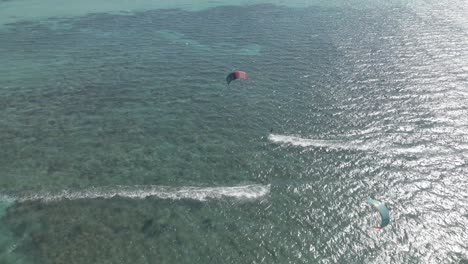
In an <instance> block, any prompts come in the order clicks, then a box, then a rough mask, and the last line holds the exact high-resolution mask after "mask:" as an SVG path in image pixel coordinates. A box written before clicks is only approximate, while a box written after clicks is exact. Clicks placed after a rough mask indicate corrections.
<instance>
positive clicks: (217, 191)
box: [0, 184, 270, 202]
mask: <svg viewBox="0 0 468 264" xmlns="http://www.w3.org/2000/svg"><path fill="white" fill-rule="evenodd" d="M269 192H270V185H260V184H252V185H243V186H231V187H191V186H186V187H169V186H158V185H135V186H115V187H92V188H88V189H83V190H78V191H73V190H62V191H57V192H53V191H50V192H48V191H44V192H25V193H22V194H18V195H2V194H0V200H3V201H10V202H12V201H16V202H26V201H43V202H53V201H61V200H78V199H97V198H103V199H110V198H113V197H125V198H130V199H144V198H147V197H156V198H160V199H171V200H180V199H191V200H198V201H206V200H208V199H221V198H224V197H229V198H234V199H247V200H251V199H257V198H261V197H263V196H265V195H267V194H268V193H269Z"/></svg>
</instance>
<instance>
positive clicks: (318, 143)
mask: <svg viewBox="0 0 468 264" xmlns="http://www.w3.org/2000/svg"><path fill="white" fill-rule="evenodd" d="M268 140H270V142H272V143H275V144H279V145H290V146H296V147H302V148H308V147H316V148H329V149H346V150H369V149H370V148H368V147H367V146H365V145H362V143H361V142H348V141H344V140H320V139H307V138H300V137H294V136H286V135H277V134H270V135H268Z"/></svg>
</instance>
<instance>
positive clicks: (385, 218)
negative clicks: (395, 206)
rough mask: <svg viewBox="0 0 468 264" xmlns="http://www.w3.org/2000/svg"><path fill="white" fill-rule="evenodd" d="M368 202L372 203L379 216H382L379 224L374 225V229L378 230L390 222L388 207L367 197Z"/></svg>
mask: <svg viewBox="0 0 468 264" xmlns="http://www.w3.org/2000/svg"><path fill="white" fill-rule="evenodd" d="M367 202H368V203H369V204H372V205H373V206H374V207H375V208H376V209H377V210H379V213H380V217H381V218H382V222H381V223H380V226H374V228H375V229H376V230H380V229H382V228H384V227H386V226H387V225H388V224H389V223H390V212H389V211H388V208H387V207H386V206H385V204H383V203H382V202H380V201H377V200H374V199H371V198H369V200H367Z"/></svg>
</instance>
